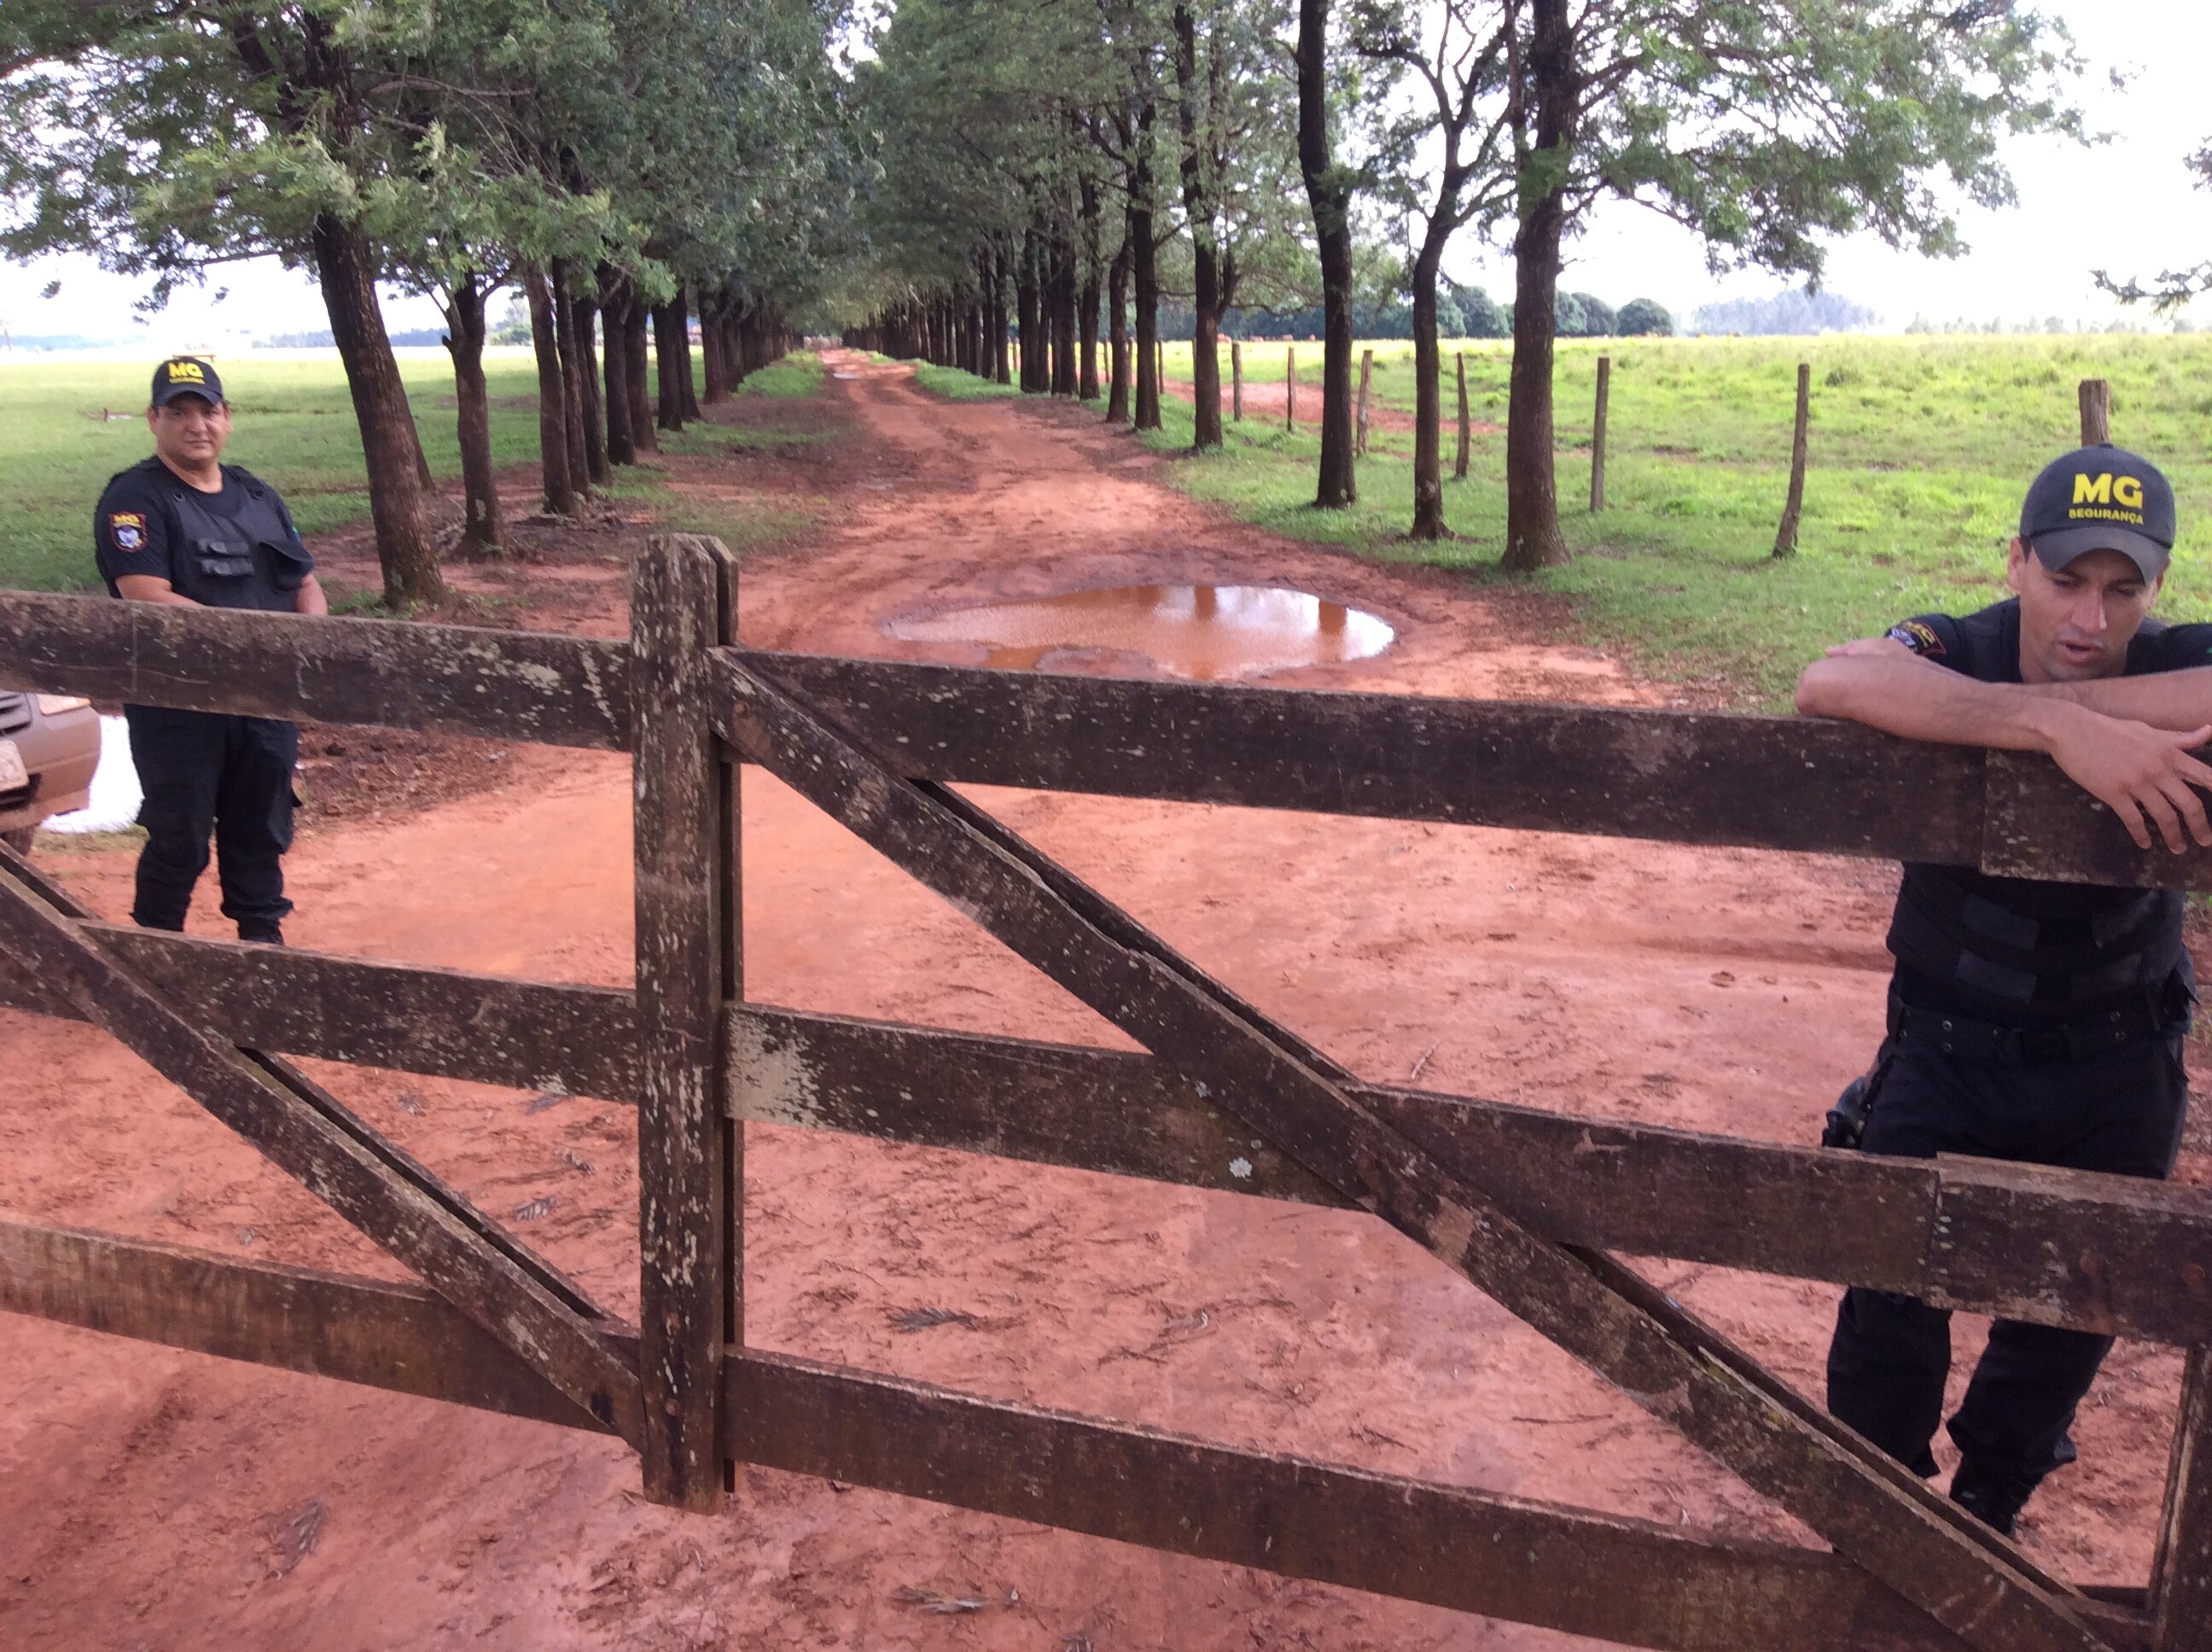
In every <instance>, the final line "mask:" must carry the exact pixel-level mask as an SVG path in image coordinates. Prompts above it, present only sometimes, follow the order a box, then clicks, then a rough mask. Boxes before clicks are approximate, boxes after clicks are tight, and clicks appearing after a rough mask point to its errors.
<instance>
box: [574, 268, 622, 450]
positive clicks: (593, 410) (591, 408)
mask: <svg viewBox="0 0 2212 1652" xmlns="http://www.w3.org/2000/svg"><path fill="white" fill-rule="evenodd" d="M568 308H569V311H570V313H571V314H572V315H573V316H574V327H573V328H572V329H571V331H572V332H573V333H574V337H575V341H576V367H577V369H578V371H577V375H576V376H577V382H578V384H579V385H580V386H581V387H582V390H583V392H584V471H585V474H586V475H587V476H589V477H591V478H592V485H593V486H594V487H599V488H604V487H605V486H606V485H607V483H610V482H612V481H613V480H614V471H613V470H612V468H611V466H610V465H609V464H608V455H607V415H606V408H605V404H603V403H602V402H601V401H600V400H599V357H598V355H597V354H596V352H595V351H594V350H593V349H592V317H593V316H594V315H596V314H597V313H599V306H598V305H597V304H596V303H594V302H593V301H592V300H590V299H588V298H585V297H582V296H578V297H575V298H573V299H571V300H570V301H568Z"/></svg>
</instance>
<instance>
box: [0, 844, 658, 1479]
mask: <svg viewBox="0 0 2212 1652" xmlns="http://www.w3.org/2000/svg"><path fill="white" fill-rule="evenodd" d="M87 916H88V914H86V913H85V911H84V910H83V908H81V907H79V906H78V905H77V904H76V902H74V901H72V900H70V897H69V896H67V895H66V894H64V892H63V891H62V890H60V889H59V888H58V887H57V886H56V885H54V884H52V883H51V882H49V881H48V880H46V878H42V877H41V876H40V875H39V873H38V872H35V871H34V870H33V868H32V867H31V866H30V865H29V864H28V863H27V862H26V861H24V860H23V859H21V858H20V857H18V856H17V855H16V854H15V853H14V852H13V851H12V850H9V849H8V848H6V847H0V944H5V946H6V948H7V949H8V951H9V953H11V954H12V955H13V958H14V961H15V963H17V964H18V965H20V966H22V967H23V968H25V969H26V970H27V972H28V973H29V974H30V975H32V976H33V978H34V979H35V980H36V981H38V983H39V985H40V987H41V989H42V990H44V991H45V992H46V993H48V994H50V995H52V996H53V997H56V998H59V999H64V1000H66V1001H67V1002H68V1003H70V1005H73V1006H75V1008H76V1010H77V1011H79V1012H80V1013H81V1014H82V1016H83V1017H84V1018H85V1019H86V1020H88V1021H90V1022H93V1023H95V1024H96V1025H98V1026H100V1027H101V1028H102V1029H105V1030H106V1031H107V1032H108V1033H110V1034H111V1035H112V1036H114V1037H115V1038H116V1039H118V1041H120V1042H122V1043H123V1044H124V1045H125V1047H127V1048H129V1049H131V1051H132V1052H133V1053H134V1054H137V1056H138V1057H139V1058H140V1059H141V1060H144V1061H145V1062H146V1063H147V1065H148V1066H151V1067H152V1068H153V1069H154V1070H155V1072H159V1073H160V1074H161V1076H162V1077H163V1078H167V1080H169V1082H170V1083H172V1084H175V1085H177V1086H178V1088H179V1089H180V1090H183V1091H184V1092H185V1094H186V1095H188V1096H191V1098H192V1099H193V1100H194V1101H196V1102H198V1103H199V1104H200V1105H201V1106H202V1107H204V1108H206V1109H207V1110H208V1111H209V1112H210V1113H211V1114H214V1115H215V1116H216V1118H217V1119H219V1120H221V1121H222V1122H223V1123H224V1124H227V1125H228V1126H229V1127H231V1128H232V1129H233V1130H234V1131H236V1132H237V1133H239V1134H240V1135H241V1136H243V1137H244V1138H246V1140H247V1141H249V1142H251V1143H252V1144H253V1145H254V1146H256V1147H258V1149H260V1150H261V1151H262V1153H263V1154H264V1155H265V1156H266V1157H268V1158H270V1160H272V1161H273V1162H274V1163H276V1164H277V1165H278V1166H279V1167H280V1168H281V1169H284V1170H285V1171H287V1172H289V1174H290V1175H292V1176H293V1177H294V1178H295V1180H297V1181H299V1182H301V1185H303V1186H304V1187H307V1189H308V1191H309V1192H311V1193H314V1194H316V1195H317V1196H318V1197H319V1198H320V1199H322V1200H324V1201H325V1203H327V1204H328V1205H329V1206H331V1208H332V1209H333V1210H335V1211H337V1213H338V1214H339V1215H341V1216H343V1217H344V1218H346V1220H347V1221H349V1222H350V1223H352V1224H354V1226H356V1227H357V1228H359V1229H360V1230H362V1232H363V1233H365V1234H367V1235H368V1236H369V1237H370V1238H372V1239H374V1240H375V1241H376V1242H377V1243H378V1244H380V1245H381V1246H382V1247H383V1248H385V1249H386V1250H387V1251H389V1252H390V1253H391V1254H392V1255H393V1256H395V1257H397V1258H398V1260H400V1261H402V1262H404V1263H405V1264H406V1265H407V1266H409V1267H410V1268H412V1269H414V1270H415V1272H416V1273H418V1274H420V1275H421V1276H422V1279H423V1280H424V1282H425V1283H427V1284H428V1285H430V1286H431V1287H432V1288H433V1289H434V1290H435V1291H438V1292H439V1293H440V1294H441V1295H442V1296H444V1297H447V1299H448V1300H450V1301H451V1302H452V1303H453V1305H454V1306H455V1307H456V1308H458V1309H460V1310H461V1311H462V1312H463V1313H465V1314H466V1315H468V1316H469V1317H470V1318H471V1320H473V1321H476V1323H477V1324H478V1325H480V1326H482V1327H483V1328H484V1330H486V1331H487V1332H489V1333H491V1334H492V1335H493V1336H494V1337H496V1338H497V1339H499V1340H500V1341H501V1343H503V1344H504V1345H506V1346H507V1347H508V1348H510V1349H512V1350H513V1351H514V1353H515V1354H516V1355H518V1356H519V1357H521V1358H522V1359H523V1360H524V1361H526V1363H527V1364H529V1365H530V1366H531V1367H532V1369H533V1370H536V1371H537V1372H538V1374H539V1375H540V1376H544V1378H545V1380H546V1381H547V1382H550V1383H551V1384H552V1385H553V1386H554V1387H555V1388H558V1389H559V1390H560V1391H561V1392H562V1394H566V1395H568V1398H569V1399H571V1400H574V1401H575V1402H576V1404H578V1405H579V1406H582V1407H583V1408H584V1409H585V1410H586V1412H590V1413H591V1414H592V1416H594V1417H596V1418H599V1421H600V1422H601V1423H602V1424H605V1425H606V1426H608V1427H611V1428H612V1429H613V1430H615V1432H616V1433H617V1434H619V1435H621V1436H623V1438H624V1439H625V1440H627V1441H629V1443H630V1444H631V1445H632V1446H633V1447H635V1446H636V1445H637V1444H638V1443H639V1442H640V1441H641V1439H642V1437H643V1427H642V1424H643V1416H642V1409H641V1401H640V1399H639V1384H638V1374H637V1372H636V1370H635V1369H633V1368H632V1367H631V1366H629V1364H626V1363H625V1362H624V1361H623V1359H622V1358H621V1357H620V1356H619V1355H618V1354H617V1352H616V1351H614V1349H613V1348H612V1347H611V1346H610V1345H608V1343H607V1341H606V1339H605V1338H604V1337H602V1336H601V1335H600V1332H599V1327H601V1326H602V1325H604V1324H610V1323H611V1321H607V1320H606V1318H605V1315H602V1314H600V1312H599V1309H597V1308H596V1307H595V1306H593V1304H592V1301H591V1299H590V1298H589V1297H587V1296H586V1295H585V1294H584V1292H583V1291H582V1290H581V1289H580V1287H578V1286H577V1285H575V1284H574V1283H573V1282H572V1281H570V1280H569V1279H568V1278H566V1277H565V1276H564V1275H562V1273H560V1272H558V1271H557V1270H556V1269H555V1268H553V1267H552V1266H550V1265H549V1264H547V1263H546V1262H545V1261H544V1260H542V1259H541V1258H539V1257H538V1256H537V1255H536V1254H533V1253H532V1251H530V1250H529V1249H528V1248H526V1247H525V1246H523V1245H520V1244H519V1243H517V1242H515V1241H514V1239H513V1237H512V1236H509V1235H508V1234H507V1233H506V1232H504V1231H503V1230H501V1228H500V1227H499V1225H498V1224H496V1223H495V1222H493V1221H492V1220H491V1219H490V1218H488V1217H486V1216H485V1215H484V1214H483V1212H480V1211H478V1210H477V1209H476V1208H475V1207H474V1206H471V1205H470V1204H469V1203H468V1201H467V1200H464V1199H462V1198H461V1197H460V1195H459V1194H458V1193H454V1192H453V1190H452V1189H450V1188H448V1187H446V1186H445V1185H444V1184H443V1183H442V1182H441V1181H439V1180H438V1179H437V1177H435V1175H432V1174H431V1173H430V1171H429V1170H428V1169H426V1168H425V1167H424V1166H423V1165H422V1164H421V1163H417V1162H416V1160H415V1159H413V1158H412V1157H409V1156H408V1155H407V1154H405V1153H404V1152H403V1151H400V1150H399V1148H398V1147H397V1146H395V1145H393V1144H392V1143H391V1142H388V1141H386V1140H385V1139H384V1138H383V1137H381V1136H380V1135H378V1134H377V1133H376V1132H374V1130H372V1129H370V1128H369V1127H368V1126H367V1125H366V1124H364V1123H362V1121H361V1120H360V1119H358V1118H357V1117H356V1116H355V1115H354V1114H352V1113H351V1112H349V1110H348V1109H347V1108H346V1107H345V1106H344V1104H343V1103H342V1102H339V1101H338V1099H337V1097H336V1096H332V1095H331V1094H330V1093H329V1092H328V1091H327V1090H324V1089H322V1088H321V1087H320V1086H319V1085H318V1084H315V1083H314V1082H313V1080H311V1079H309V1078H307V1076H306V1075H305V1074H303V1073H301V1072H299V1071H297V1070H296V1069H295V1068H294V1067H292V1066H290V1065H289V1064H288V1063H286V1062H283V1061H281V1060H277V1059H276V1058H275V1057H273V1056H269V1055H264V1054H261V1053H259V1052H258V1051H255V1050H245V1049H239V1048H234V1047H233V1046H232V1045H231V1044H229V1043H228V1042H226V1041H224V1040H223V1039H222V1038H220V1037H218V1036H216V1035H214V1034H212V1033H210V1032H207V1031H205V1030H204V1029H200V1028H198V1027H195V1026H193V1025H192V1024H191V1023H190V1022H189V1021H187V1020H185V1017H182V1016H181V1015H179V1013H178V1012H177V1011H175V1010H173V1008H171V1007H170V1006H169V1005H168V1004H167V1002H166V1001H164V1000H163V999H162V998H161V996H160V994H158V993H155V991H154V990H153V989H152V988H150V987H148V986H146V985H145V984H144V983H143V981H140V980H139V979H138V978H137V976H136V975H133V974H132V973H131V971H129V970H128V969H125V968H124V967H123V966H122V965H121V964H119V963H117V962H116V961H115V960H114V959H113V958H112V957H109V956H108V954H107V953H106V951H105V950H104V949H103V948H101V947H100V945H99V944H97V943H96V942H94V940H92V939H91V938H89V937H88V936H87V935H86V934H85V933H84V932H83V931H82V929H81V928H80V927H79V926H78V923H79V920H82V919H84V918H86V917H87Z"/></svg>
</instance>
